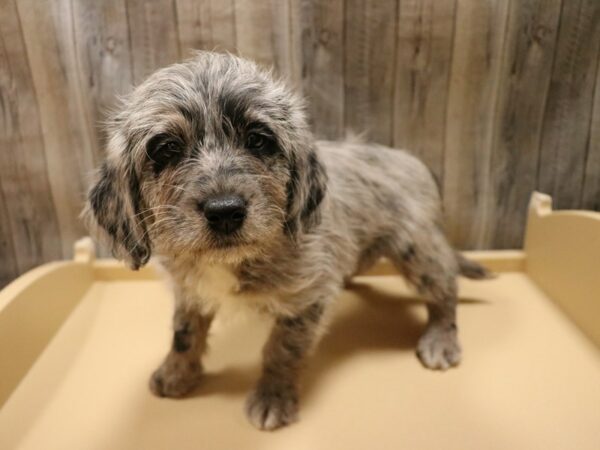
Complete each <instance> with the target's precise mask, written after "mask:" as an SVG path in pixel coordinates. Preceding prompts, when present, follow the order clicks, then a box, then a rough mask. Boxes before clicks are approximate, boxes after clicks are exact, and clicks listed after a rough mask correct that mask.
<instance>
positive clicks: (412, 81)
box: [393, 0, 456, 184]
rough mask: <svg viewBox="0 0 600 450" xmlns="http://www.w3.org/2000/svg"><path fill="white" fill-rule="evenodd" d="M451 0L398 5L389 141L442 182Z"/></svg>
mask: <svg viewBox="0 0 600 450" xmlns="http://www.w3.org/2000/svg"><path fill="white" fill-rule="evenodd" d="M455 15H456V1H454V0H450V1H442V2H438V1H435V0H402V1H401V2H400V6H399V10H398V25H397V27H396V29H397V33H396V34H397V49H396V67H395V70H396V78H395V85H394V105H393V127H394V131H393V138H394V146H395V147H398V148H407V149H410V150H411V151H412V152H414V153H415V154H416V155H417V156H419V157H420V158H421V159H422V160H423V161H424V162H425V163H426V164H427V166H428V167H429V168H430V169H431V171H432V172H433V173H434V174H435V176H436V178H437V180H438V181H439V182H440V183H441V184H442V183H443V178H444V144H445V143H444V139H445V133H446V106H447V97H448V83H449V80H450V64H451V61H452V42H453V36H454V19H455Z"/></svg>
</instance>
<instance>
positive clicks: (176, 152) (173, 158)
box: [147, 135, 183, 174]
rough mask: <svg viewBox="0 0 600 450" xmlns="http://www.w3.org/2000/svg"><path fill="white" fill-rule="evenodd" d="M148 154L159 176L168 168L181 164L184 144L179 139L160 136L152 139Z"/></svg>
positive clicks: (149, 143)
mask: <svg viewBox="0 0 600 450" xmlns="http://www.w3.org/2000/svg"><path fill="white" fill-rule="evenodd" d="M147 153H148V158H149V159H150V161H151V162H152V167H153V169H154V172H155V173H156V174H158V173H160V172H161V171H162V170H163V169H165V168H166V167H167V166H170V165H175V164H177V162H179V160H180V159H181V157H182V155H183V144H182V143H181V142H180V141H179V140H177V139H173V138H166V137H165V136H161V135H159V136H155V137H153V138H152V139H150V141H149V142H148V146H147Z"/></svg>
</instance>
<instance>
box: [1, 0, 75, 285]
mask: <svg viewBox="0 0 600 450" xmlns="http://www.w3.org/2000/svg"><path fill="white" fill-rule="evenodd" d="M0 10H1V11H2V14H0V67H1V68H2V70H0V147H1V148H0V189H1V190H2V195H0V201H2V202H3V204H2V205H0V211H2V212H4V211H6V212H7V214H6V215H4V214H3V215H2V217H0V222H1V223H2V225H1V226H0V228H1V230H2V232H7V231H8V232H10V235H9V236H8V237H5V238H3V239H2V241H3V242H5V244H3V245H2V247H0V248H2V250H3V251H4V250H6V253H3V254H2V255H0V271H1V272H2V275H1V276H0V278H1V279H2V280H5V281H6V280H7V278H8V277H9V276H10V274H11V273H14V270H15V268H17V269H18V270H19V272H23V271H26V270H28V269H30V268H32V267H34V266H35V265H37V264H39V263H40V262H41V261H47V260H51V259H58V258H61V257H63V256H66V255H63V253H62V249H61V233H60V228H59V226H58V220H57V217H56V209H55V206H56V205H55V204H54V199H53V198H52V195H51V188H50V182H49V181H48V174H47V172H46V170H47V169H46V158H45V154H44V141H43V138H42V127H41V125H40V117H39V109H38V103H37V99H36V92H35V88H34V85H33V80H32V78H31V71H30V67H29V64H28V62H27V58H26V57H24V55H27V50H26V47H25V42H24V40H23V35H22V29H21V26H20V20H19V17H18V12H17V6H16V4H15V2H14V1H12V0H2V1H0ZM8 240H11V241H12V245H11V244H10V243H8ZM11 256H13V257H14V259H13V260H9V258H10V257H11Z"/></svg>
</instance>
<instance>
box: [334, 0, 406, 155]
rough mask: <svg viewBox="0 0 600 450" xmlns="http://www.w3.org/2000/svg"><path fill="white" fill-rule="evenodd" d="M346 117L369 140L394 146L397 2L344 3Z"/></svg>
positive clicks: (363, 0) (352, 0)
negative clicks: (393, 103)
mask: <svg viewBox="0 0 600 450" xmlns="http://www.w3.org/2000/svg"><path fill="white" fill-rule="evenodd" d="M344 12H345V17H344V20H345V41H344V58H345V62H344V85H345V106H344V117H345V124H346V127H347V128H349V129H351V130H352V131H354V132H358V133H362V132H366V135H367V137H368V138H369V139H370V140H373V141H376V142H379V143H381V144H386V145H391V143H392V114H391V113H392V99H393V98H394V95H393V91H394V87H393V86H394V83H393V82H394V60H395V53H396V20H395V17H396V14H397V2H393V1H386V2H381V1H377V0H347V1H346V2H345V11H344Z"/></svg>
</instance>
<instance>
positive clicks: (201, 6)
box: [177, 0, 236, 57]
mask: <svg viewBox="0 0 600 450" xmlns="http://www.w3.org/2000/svg"><path fill="white" fill-rule="evenodd" d="M234 11H235V5H234V2H233V0H177V25H178V26H177V29H178V32H179V43H180V48H181V52H182V56H184V57H188V56H190V55H191V53H192V51H193V50H214V51H220V52H225V51H230V52H235V42H236V39H235V14H234Z"/></svg>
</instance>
